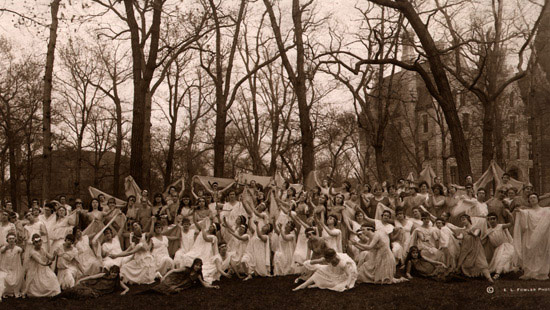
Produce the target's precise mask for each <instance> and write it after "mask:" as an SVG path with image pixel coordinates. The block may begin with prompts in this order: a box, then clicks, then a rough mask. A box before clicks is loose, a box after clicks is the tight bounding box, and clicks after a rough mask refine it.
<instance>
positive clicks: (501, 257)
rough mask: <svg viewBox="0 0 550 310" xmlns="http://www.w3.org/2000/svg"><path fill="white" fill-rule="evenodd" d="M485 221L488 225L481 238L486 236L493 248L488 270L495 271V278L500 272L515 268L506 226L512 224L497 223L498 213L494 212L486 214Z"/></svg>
mask: <svg viewBox="0 0 550 310" xmlns="http://www.w3.org/2000/svg"><path fill="white" fill-rule="evenodd" d="M487 223H488V224H489V226H488V228H487V231H486V232H485V235H483V236H481V240H482V241H483V240H484V239H485V238H487V239H488V240H489V243H490V245H491V246H492V247H493V248H494V249H495V250H494V252H493V257H492V259H491V262H490V263H489V272H491V273H495V275H494V276H493V279H495V280H496V279H498V278H500V275H501V274H503V273H508V272H512V271H516V269H517V268H515V266H514V245H513V244H512V242H513V240H512V236H511V235H510V232H508V228H510V227H512V226H513V225H512V223H506V224H499V223H498V215H497V214H496V213H494V212H490V213H489V214H488V215H487Z"/></svg>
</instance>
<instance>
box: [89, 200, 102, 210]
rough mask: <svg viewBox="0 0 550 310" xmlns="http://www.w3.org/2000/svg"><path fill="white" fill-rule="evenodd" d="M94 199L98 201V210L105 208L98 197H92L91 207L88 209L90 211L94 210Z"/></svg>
mask: <svg viewBox="0 0 550 310" xmlns="http://www.w3.org/2000/svg"><path fill="white" fill-rule="evenodd" d="M94 200H95V201H97V210H99V211H102V210H103V208H102V207H101V203H100V202H99V199H97V198H92V200H91V201H90V207H89V208H88V211H90V212H92V211H93V207H92V204H93V203H94Z"/></svg>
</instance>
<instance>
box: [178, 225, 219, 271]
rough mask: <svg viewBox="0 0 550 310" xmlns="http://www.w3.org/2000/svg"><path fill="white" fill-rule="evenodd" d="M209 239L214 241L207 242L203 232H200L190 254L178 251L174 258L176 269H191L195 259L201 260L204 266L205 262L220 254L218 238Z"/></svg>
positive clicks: (211, 236)
mask: <svg viewBox="0 0 550 310" xmlns="http://www.w3.org/2000/svg"><path fill="white" fill-rule="evenodd" d="M209 237H210V238H212V241H207V240H205V239H204V237H203V234H202V232H200V233H199V235H198V236H197V239H195V243H194V244H193V247H192V248H191V250H190V251H189V252H187V253H183V251H179V250H178V252H176V255H175V256H174V264H175V265H176V268H182V267H191V265H193V260H195V258H200V259H201V260H202V261H203V265H204V262H206V261H208V260H209V259H210V258H211V257H212V256H214V255H216V254H218V238H216V236H214V235H209Z"/></svg>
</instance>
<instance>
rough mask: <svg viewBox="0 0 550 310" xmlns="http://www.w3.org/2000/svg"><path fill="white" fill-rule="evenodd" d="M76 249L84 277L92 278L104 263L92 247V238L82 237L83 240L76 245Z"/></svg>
mask: <svg viewBox="0 0 550 310" xmlns="http://www.w3.org/2000/svg"><path fill="white" fill-rule="evenodd" d="M74 247H75V248H76V250H77V251H78V256H77V260H78V262H79V263H80V266H81V267H82V269H83V271H84V275H87V276H90V275H94V274H96V273H98V272H99V270H100V269H101V266H102V263H101V261H100V260H99V259H98V258H97V256H96V255H95V254H94V251H93V250H92V248H91V247H90V238H89V237H88V236H85V235H82V238H81V239H80V240H78V241H77V242H76V243H75V244H74Z"/></svg>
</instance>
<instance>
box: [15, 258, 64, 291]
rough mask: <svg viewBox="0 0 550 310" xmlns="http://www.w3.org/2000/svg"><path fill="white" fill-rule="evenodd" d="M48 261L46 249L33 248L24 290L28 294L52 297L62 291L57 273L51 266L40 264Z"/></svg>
mask: <svg viewBox="0 0 550 310" xmlns="http://www.w3.org/2000/svg"><path fill="white" fill-rule="evenodd" d="M46 261H47V258H46V251H45V250H44V249H40V251H36V250H35V249H32V251H31V254H30V260H29V264H28V270H27V279H26V282H25V290H24V292H23V293H25V294H27V296H29V297H52V296H55V295H58V294H59V293H61V287H60V286H59V281H58V280H57V277H56V276H55V273H54V272H53V271H52V269H51V268H50V267H49V266H44V265H41V264H40V263H42V264H45V263H46ZM39 262H40V263H39Z"/></svg>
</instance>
